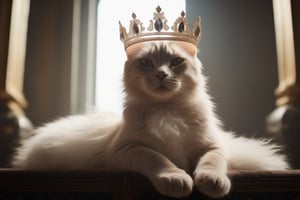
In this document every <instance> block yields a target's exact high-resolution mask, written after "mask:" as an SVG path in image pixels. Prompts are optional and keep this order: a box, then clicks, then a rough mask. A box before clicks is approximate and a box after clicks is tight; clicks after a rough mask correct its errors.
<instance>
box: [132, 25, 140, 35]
mask: <svg viewBox="0 0 300 200" xmlns="http://www.w3.org/2000/svg"><path fill="white" fill-rule="evenodd" d="M132 29H133V32H134V33H136V34H138V33H139V32H140V29H139V27H138V25H137V24H136V23H134V25H133V27H132Z"/></svg>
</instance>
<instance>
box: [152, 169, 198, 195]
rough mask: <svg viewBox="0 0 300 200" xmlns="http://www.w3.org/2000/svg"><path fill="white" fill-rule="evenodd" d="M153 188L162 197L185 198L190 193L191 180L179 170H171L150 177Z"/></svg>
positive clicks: (191, 187) (191, 188)
mask: <svg viewBox="0 0 300 200" xmlns="http://www.w3.org/2000/svg"><path fill="white" fill-rule="evenodd" d="M152 183H153V184H154V187H155V188H156V189H157V190H158V191H159V192H160V193H161V194H163V195H166V196H170V197H176V198H179V197H185V196H188V195H190V194H191V193H192V190H193V180H192V178H191V177H190V176H189V175H188V174H187V173H186V172H185V171H183V170H181V169H174V170H173V169H172V170H167V171H163V172H161V173H159V174H158V175H156V176H154V177H152Z"/></svg>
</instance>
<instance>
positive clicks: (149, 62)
mask: <svg viewBox="0 0 300 200" xmlns="http://www.w3.org/2000/svg"><path fill="white" fill-rule="evenodd" d="M139 62H140V64H141V66H143V67H147V68H153V62H152V60H150V59H148V58H141V59H140V60H139Z"/></svg>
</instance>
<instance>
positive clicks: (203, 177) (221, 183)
mask: <svg viewBox="0 0 300 200" xmlns="http://www.w3.org/2000/svg"><path fill="white" fill-rule="evenodd" d="M194 183H195V186H196V188H197V189H198V190H199V191H200V192H202V193H203V194H206V195H207V196H210V197H214V198H218V197H222V196H224V195H226V194H228V193H229V191H230V187H231V183H230V180H229V179H228V177H227V176H226V174H220V173H218V172H214V171H205V170H204V171H198V172H196V173H195V174H194Z"/></svg>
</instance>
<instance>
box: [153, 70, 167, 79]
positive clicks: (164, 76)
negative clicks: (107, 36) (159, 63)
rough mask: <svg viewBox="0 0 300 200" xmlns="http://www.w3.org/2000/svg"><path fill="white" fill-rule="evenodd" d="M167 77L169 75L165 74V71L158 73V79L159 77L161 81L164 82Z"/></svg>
mask: <svg viewBox="0 0 300 200" xmlns="http://www.w3.org/2000/svg"><path fill="white" fill-rule="evenodd" d="M167 76H168V75H167V73H166V72H164V71H158V72H157V73H156V77H157V78H158V80H160V81H162V80H164V79H165V78H166V77H167Z"/></svg>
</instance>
